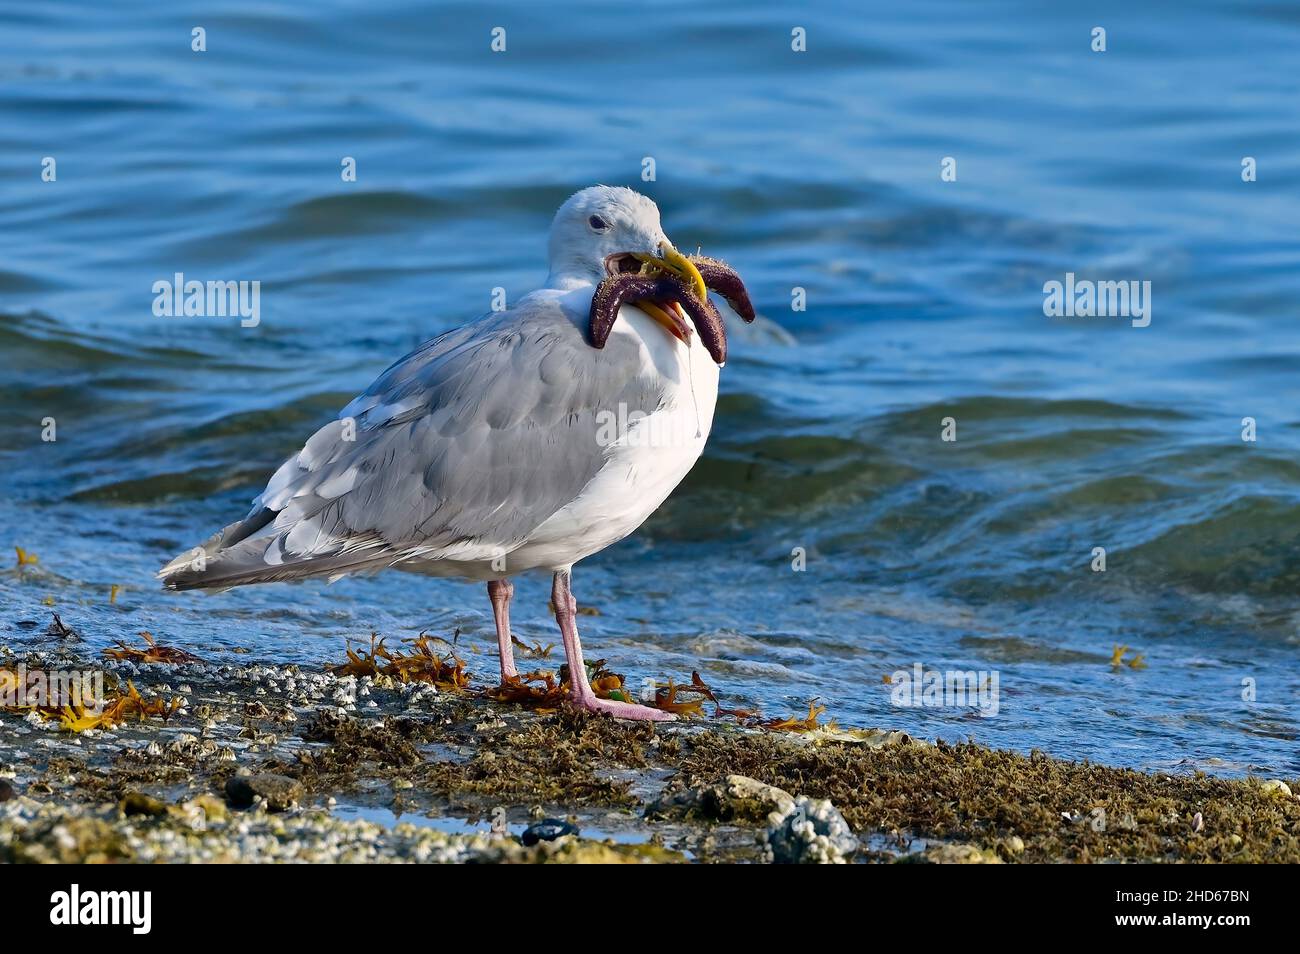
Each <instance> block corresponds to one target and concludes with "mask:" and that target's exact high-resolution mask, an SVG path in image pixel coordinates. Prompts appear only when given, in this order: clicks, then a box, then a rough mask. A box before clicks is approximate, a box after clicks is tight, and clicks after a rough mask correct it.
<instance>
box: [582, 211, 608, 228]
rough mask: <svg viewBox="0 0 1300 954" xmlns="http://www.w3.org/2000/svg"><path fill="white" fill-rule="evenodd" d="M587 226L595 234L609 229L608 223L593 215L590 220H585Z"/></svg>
mask: <svg viewBox="0 0 1300 954" xmlns="http://www.w3.org/2000/svg"><path fill="white" fill-rule="evenodd" d="M587 224H588V225H590V226H591V227H592V229H593V230H594V231H596V232H604V231H605V230H606V229H608V228H609V223H608V222H606V221H605V220H604V219H602V218H601V217H600V216H599V215H593V216H592V217H591V218H589V219H587Z"/></svg>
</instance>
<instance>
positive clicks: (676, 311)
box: [633, 298, 691, 345]
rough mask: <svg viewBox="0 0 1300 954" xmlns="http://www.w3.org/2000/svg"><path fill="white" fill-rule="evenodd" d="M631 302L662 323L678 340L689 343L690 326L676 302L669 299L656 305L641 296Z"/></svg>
mask: <svg viewBox="0 0 1300 954" xmlns="http://www.w3.org/2000/svg"><path fill="white" fill-rule="evenodd" d="M633 304H634V305H636V307H638V308H640V309H641V310H642V311H644V312H645V313H646V314H647V315H649V316H650V317H651V318H653V319H654V320H655V321H657V322H659V324H661V325H663V326H664V328H665V329H666V330H667V331H668V333H669V334H670V335H672V336H673V337H674V338H676V339H677V340H678V341H680V342H682V343H683V344H687V345H689V344H690V343H691V326H690V325H688V324H687V323H686V319H685V318H683V317H682V310H681V308H680V307H679V306H678V304H677V302H675V301H670V302H667V303H665V304H664V305H657V304H655V303H654V302H652V301H651V300H650V299H648V298H643V299H641V300H640V301H636V302H633Z"/></svg>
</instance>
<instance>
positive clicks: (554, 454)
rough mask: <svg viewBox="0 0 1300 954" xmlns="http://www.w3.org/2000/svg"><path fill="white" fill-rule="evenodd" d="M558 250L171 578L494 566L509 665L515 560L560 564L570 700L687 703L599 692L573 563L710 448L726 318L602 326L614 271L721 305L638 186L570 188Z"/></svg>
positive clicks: (484, 570)
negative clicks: (540, 281) (695, 327)
mask: <svg viewBox="0 0 1300 954" xmlns="http://www.w3.org/2000/svg"><path fill="white" fill-rule="evenodd" d="M548 251H549V258H550V274H549V276H548V277H547V279H546V283H545V285H544V287H542V288H540V289H538V290H536V291H533V292H531V293H529V294H528V295H525V296H524V297H522V298H520V299H519V300H518V301H517V302H516V303H515V304H514V306H513V307H511V308H507V309H505V310H503V311H498V312H493V313H490V314H488V315H485V316H484V317H482V318H480V319H478V320H477V321H473V322H471V323H469V324H467V325H464V326H463V327H460V328H457V329H454V330H452V331H448V332H446V333H445V334H442V335H439V336H438V337H436V338H433V339H432V340H430V341H427V342H425V343H424V344H423V345H421V346H420V347H419V348H417V349H416V350H415V351H413V352H411V353H410V354H408V355H406V356H405V357H404V358H402V359H401V360H399V361H398V362H397V363H395V364H393V365H392V366H391V367H389V368H388V370H386V371H385V372H384V373H383V374H381V375H380V376H379V378H378V379H377V380H376V381H375V382H374V383H373V384H372V385H370V387H369V388H367V389H366V391H365V392H364V393H363V394H361V395H360V396H359V397H357V398H355V399H354V400H353V401H352V402H351V403H349V404H348V405H347V406H346V407H345V408H344V409H343V410H342V411H341V412H340V414H339V416H338V418H337V419H336V420H334V421H332V422H330V423H329V424H326V425H325V426H324V427H322V428H320V430H318V431H316V433H315V434H313V435H312V436H311V437H310V438H308V440H307V442H306V443H305V444H304V445H303V447H302V449H301V450H300V451H298V453H296V454H294V455H293V456H291V457H290V458H289V459H288V460H286V461H285V462H284V464H283V465H281V466H280V468H279V469H278V470H276V472H275V473H274V474H273V475H272V476H271V478H270V481H269V482H268V483H267V485H266V489H264V490H263V491H262V492H261V494H259V495H258V496H257V497H256V498H255V499H254V500H253V505H252V509H251V510H250V511H249V513H248V515H247V516H246V517H245V518H244V519H242V520H239V521H237V522H235V523H232V524H230V525H229V526H227V527H225V528H224V529H223V530H220V531H218V532H217V533H216V534H214V535H213V536H212V537H210V538H209V539H208V540H207V541H205V542H204V543H203V544H202V545H201V546H198V547H195V548H194V549H193V550H190V551H188V552H186V553H183V554H181V555H180V556H178V557H177V558H176V559H175V560H173V561H172V562H170V563H169V564H167V565H166V566H165V567H163V568H162V570H160V571H159V573H158V577H159V578H160V579H161V580H162V581H163V585H164V586H165V587H167V588H170V589H176V590H189V589H202V588H208V589H225V588H228V587H233V586H241V585H244V584H250V583H266V582H273V581H280V580H295V579H302V578H306V577H322V576H323V577H327V578H329V579H331V580H334V579H338V578H340V577H343V576H346V575H349V574H353V573H363V572H373V571H376V570H380V569H385V568H390V567H391V568H395V569H400V570H406V571H410V572H416V573H423V574H428V575H432V576H442V577H458V578H462V579H469V580H475V581H480V582H486V583H487V592H488V598H489V600H490V601H491V604H492V614H493V618H494V621H495V624H496V634H497V644H498V647H499V650H500V662H501V678H502V681H503V683H504V682H506V681H509V680H513V679H516V678H517V677H518V670H517V669H516V667H515V661H514V650H513V647H512V646H511V635H510V601H511V598H512V597H513V595H514V585H513V583H512V582H511V580H510V577H512V576H516V575H518V574H520V573H524V572H528V571H531V570H539V571H541V570H544V571H549V572H550V573H551V574H552V587H551V601H552V605H553V609H554V613H555V618H556V622H557V623H558V625H559V629H560V633H561V636H562V637H563V641H564V651H565V656H566V658H567V662H568V672H569V696H568V701H569V702H570V703H571V704H572V705H574V706H576V707H577V708H579V709H583V710H588V711H592V712H604V713H609V714H610V715H612V716H615V717H617V718H623V719H640V720H656V721H662V720H669V719H672V718H674V717H673V715H672V714H671V713H668V712H664V711H662V710H659V709H655V708H651V707H649V706H644V705H636V704H633V703H630V702H622V701H618V700H612V699H602V698H598V697H597V696H596V694H595V693H594V692H593V691H592V688H591V685H590V681H589V678H588V675H587V669H586V666H585V665H584V663H583V656H582V643H581V641H580V640H579V637H578V628H577V622H576V619H577V609H578V606H577V601H576V600H575V598H574V596H573V592H572V589H571V577H572V571H573V566H574V564H576V563H578V562H579V561H581V560H583V559H585V558H586V557H589V556H591V555H592V554H594V553H598V552H600V551H601V550H603V549H605V548H606V547H608V546H610V545H611V544H613V543H615V542H617V541H619V540H621V539H623V538H624V537H626V536H627V535H628V534H630V533H632V532H633V531H634V530H636V529H637V528H638V527H639V526H640V525H641V524H642V523H643V522H644V521H645V520H646V518H647V517H649V516H650V514H652V513H653V512H654V511H655V510H656V509H657V508H658V507H659V505H660V504H661V503H663V501H664V500H665V499H666V498H667V497H668V495H669V494H670V493H672V491H673V489H674V488H675V487H676V486H677V485H678V484H679V483H680V482H681V480H682V478H684V477H685V476H686V474H687V472H688V471H690V469H691V467H692V466H693V465H694V464H695V462H696V461H697V460H698V459H699V457H700V455H701V453H702V452H703V450H704V445H705V441H706V440H707V439H708V436H709V431H710V429H711V427H712V425H713V412H714V405H715V404H716V402H717V396H718V371H719V368H720V366H721V363H722V360H723V359H725V333H724V332H721V331H720V329H721V321H720V319H719V320H718V321H717V326H716V327H715V328H714V329H713V330H712V332H711V333H710V332H706V329H705V328H703V327H702V326H701V328H700V333H699V334H692V331H691V328H690V327H689V326H688V325H687V324H686V323H685V321H684V320H683V319H684V317H685V312H683V310H682V309H681V308H680V307H679V306H678V305H677V304H676V303H675V302H673V301H667V302H665V301H664V300H663V299H662V298H660V299H658V300H657V302H655V301H650V300H646V301H644V302H642V305H643V306H644V307H639V306H638V305H637V304H633V303H622V300H621V298H620V299H618V300H616V301H615V303H614V305H613V306H611V307H612V308H616V312H613V311H611V312H610V314H609V316H608V317H609V321H612V326H611V325H609V324H608V322H606V324H605V325H602V330H601V333H600V338H601V341H600V343H599V344H598V345H597V344H593V342H592V341H591V340H589V336H588V327H589V323H590V325H591V326H593V327H594V325H595V323H596V322H595V319H594V317H592V316H594V315H595V314H596V312H597V310H598V306H599V301H597V305H596V306H593V298H596V297H597V292H598V289H599V288H600V286H601V285H602V284H603V283H606V282H607V280H608V282H609V284H610V285H611V286H612V285H614V284H617V282H616V280H617V279H620V278H627V279H637V281H640V279H638V278H637V276H638V275H649V276H653V278H647V279H645V283H646V284H645V287H650V286H651V285H655V283H656V282H657V283H658V284H657V285H655V287H661V288H662V287H663V286H664V282H665V281H666V280H671V281H672V282H674V283H678V284H674V285H672V287H681V288H683V289H689V290H691V292H690V294H686V295H683V296H682V297H683V299H689V300H690V302H691V303H692V304H691V306H690V307H688V308H687V309H686V311H688V312H691V314H692V317H694V316H695V315H696V314H697V313H700V312H701V310H702V309H701V305H702V304H703V306H704V308H706V309H707V310H710V311H712V313H713V315H714V316H715V317H716V315H717V311H716V308H714V307H713V305H712V304H710V303H708V302H707V290H706V286H705V282H704V279H703V278H702V277H701V274H700V271H699V269H698V268H697V267H696V266H695V264H693V262H692V261H691V259H689V258H687V257H686V256H684V255H682V254H681V253H680V252H678V251H677V250H676V248H674V246H673V244H672V243H671V242H670V241H669V240H668V237H667V236H666V235H665V234H664V231H663V227H662V225H661V224H660V217H659V209H658V207H657V206H656V205H655V204H654V202H652V201H651V200H650V199H648V198H646V197H645V196H643V195H641V194H640V193H637V192H634V191H633V190H631V189H625V188H613V187H609V186H594V187H591V188H587V189H583V190H582V191H580V192H578V193H577V194H575V195H573V196H572V197H571V198H569V199H568V201H566V202H565V203H564V204H563V205H562V206H561V207H560V209H559V211H558V212H557V213H556V215H555V219H554V221H553V223H552V225H551V229H550V236H549V244H548ZM698 261H699V262H700V263H701V264H702V265H704V267H705V268H706V269H707V268H709V267H711V266H716V267H717V268H725V266H723V265H722V263H720V262H716V261H715V260H713V259H705V258H699V259H698ZM728 274H730V275H731V276H732V278H734V286H735V287H739V288H741V294H742V295H743V286H740V283H739V279H738V277H735V273H734V272H729V271H728ZM636 287H641V286H640V285H637V286H636ZM719 287H721V286H719ZM693 296H698V297H693ZM728 298H729V300H731V296H728ZM743 305H744V308H742V309H741V310H742V314H743V316H744V317H746V318H747V319H749V318H752V315H753V313H752V308H750V307H749V306H748V299H747V298H745V299H744V302H743ZM746 310H747V313H745V312H746ZM615 318H616V320H615ZM696 320H697V324H698V323H699V319H696ZM719 334H722V335H723V338H722V342H721V345H722V347H721V351H719V346H718V343H717V339H718V335H719Z"/></svg>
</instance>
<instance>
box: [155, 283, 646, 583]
mask: <svg viewBox="0 0 1300 954" xmlns="http://www.w3.org/2000/svg"><path fill="white" fill-rule="evenodd" d="M664 400H665V394H664V385H663V382H662V379H661V378H660V376H658V375H656V374H653V373H651V372H650V371H649V369H643V368H642V367H641V361H640V358H639V355H638V352H637V348H636V346H635V345H633V344H631V343H630V342H627V341H620V342H611V347H607V348H606V349H605V350H601V351H597V350H596V349H594V348H592V347H591V346H590V345H589V344H588V343H587V342H586V341H585V339H584V337H583V334H582V331H581V330H580V328H579V326H578V325H577V324H576V323H575V322H574V321H573V320H571V319H570V318H569V317H568V316H567V315H566V314H565V312H564V311H563V308H562V306H561V304H560V301H559V300H558V299H557V298H555V297H542V296H529V297H528V298H525V299H522V300H521V301H520V302H519V303H518V305H516V307H515V308H514V309H511V310H509V311H505V312H501V313H498V314H493V315H489V316H487V317H485V318H483V319H480V320H479V321H476V322H473V323H471V324H469V325H466V326H465V327H463V328H459V329H456V330H454V331H450V332H448V333H446V334H444V335H441V336H439V337H437V338H434V339H433V340H431V341H429V342H427V343H426V344H425V345H423V346H422V347H420V348H419V349H417V350H416V351H414V352H412V353H411V354H410V355H407V356H406V357H405V358H403V359H401V360H400V361H398V362H397V363H396V364H394V365H393V366H392V367H390V368H389V369H388V370H387V371H385V372H384V373H383V374H382V375H380V377H379V378H378V379H377V380H376V381H375V383H374V384H372V385H371V386H370V387H369V388H368V389H367V390H366V391H365V393H363V394H361V395H360V396H359V397H357V398H356V399H354V400H353V401H352V402H351V403H350V404H348V406H347V407H346V408H344V409H343V411H342V412H341V413H340V415H339V418H338V420H335V421H332V422H331V423H329V424H327V425H325V426H324V427H322V428H321V429H320V430H319V431H317V432H316V433H315V434H314V435H313V436H312V437H311V438H310V439H309V440H308V441H307V443H306V444H305V446H304V447H303V448H302V450H301V451H299V452H298V453H297V454H295V455H294V456H292V457H290V458H289V459H288V460H287V461H285V462H284V464H283V465H282V466H281V467H280V468H279V470H277V471H276V472H275V474H274V475H273V476H272V478H271V480H270V482H269V483H268V484H267V487H266V489H265V490H264V491H263V492H262V493H261V495H259V496H258V497H257V498H256V499H255V500H254V501H253V509H252V511H251V512H250V514H249V516H248V517H247V518H246V519H245V520H243V521H240V522H239V523H236V524H232V525H231V526H229V527H227V528H225V529H224V530H222V531H220V532H219V533H217V534H216V535H214V536H213V537H212V538H211V539H210V540H209V541H207V543H205V544H204V546H203V547H202V556H201V558H200V559H198V560H195V559H194V557H193V556H191V555H190V554H183V555H182V556H180V557H178V558H177V559H176V560H174V561H173V562H172V563H171V564H169V565H168V566H167V567H165V568H164V569H163V571H162V573H161V574H160V576H162V577H163V579H164V580H165V582H166V584H167V585H168V586H173V587H176V588H179V589H186V588H191V587H199V586H202V587H206V586H218V587H222V586H232V585H236V584H239V583H248V582H255V581H265V580H278V579H293V578H296V577H302V576H316V575H329V576H337V575H342V574H345V573H349V572H354V571H357V570H365V569H373V568H377V567H380V566H389V565H393V564H397V563H400V562H402V561H403V560H407V559H413V558H419V559H420V560H439V559H447V560H457V561H462V560H468V561H489V560H492V559H495V558H497V557H500V556H503V555H505V554H506V553H508V552H509V551H510V550H511V549H513V548H514V547H516V546H518V545H519V544H520V543H522V542H524V541H525V540H526V539H527V538H528V536H529V534H530V533H531V532H532V531H533V530H535V529H536V528H537V527H538V526H540V525H541V524H542V523H544V522H545V521H546V520H547V519H548V518H549V517H551V516H552V515H553V514H555V513H556V512H557V511H559V510H561V509H562V508H563V507H565V506H567V505H568V504H570V503H571V502H572V501H573V500H574V499H575V498H576V497H577V496H578V495H579V494H580V493H581V492H582V490H583V488H584V487H585V486H586V485H587V484H588V483H589V482H590V481H591V480H592V478H594V477H595V476H596V475H597V474H598V473H599V472H600V470H601V469H602V468H603V467H604V465H605V463H606V461H607V457H608V453H609V451H610V448H609V447H607V446H604V444H605V443H607V442H602V440H601V439H600V438H601V434H602V424H603V422H605V421H607V420H609V418H607V417H606V415H610V414H612V415H619V414H622V416H623V417H622V419H626V418H627V417H628V416H630V415H632V414H636V413H638V412H639V413H643V414H651V413H653V412H654V411H655V410H656V409H658V408H659V407H660V406H661V405H662V403H663V402H664ZM196 555H197V553H196Z"/></svg>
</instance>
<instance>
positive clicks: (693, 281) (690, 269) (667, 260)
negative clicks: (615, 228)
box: [632, 241, 709, 301]
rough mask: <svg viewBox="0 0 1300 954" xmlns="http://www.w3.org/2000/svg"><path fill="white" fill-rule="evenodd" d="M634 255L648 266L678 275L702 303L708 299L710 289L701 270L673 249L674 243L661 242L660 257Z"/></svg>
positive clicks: (634, 253)
mask: <svg viewBox="0 0 1300 954" xmlns="http://www.w3.org/2000/svg"><path fill="white" fill-rule="evenodd" d="M632 254H633V255H634V256H635V257H636V258H639V259H640V260H641V261H643V262H645V263H646V264H647V265H653V266H655V267H656V268H660V269H663V270H664V271H665V272H671V273H672V274H673V275H676V276H677V277H678V278H680V279H681V280H682V283H683V284H684V285H686V287H687V288H689V289H691V291H693V292H695V297H696V298H698V299H700V301H704V300H705V299H706V298H708V295H709V289H708V287H707V286H706V285H705V284H704V276H703V275H701V274H700V270H699V269H698V268H696V267H695V264H694V263H693V262H692V261H691V260H690V259H689V258H687V257H686V256H685V255H683V254H682V253H681V252H679V251H677V249H675V248H673V246H672V243H670V242H667V241H664V242H660V243H659V254H658V255H647V254H645V253H643V252H633V253H632Z"/></svg>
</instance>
